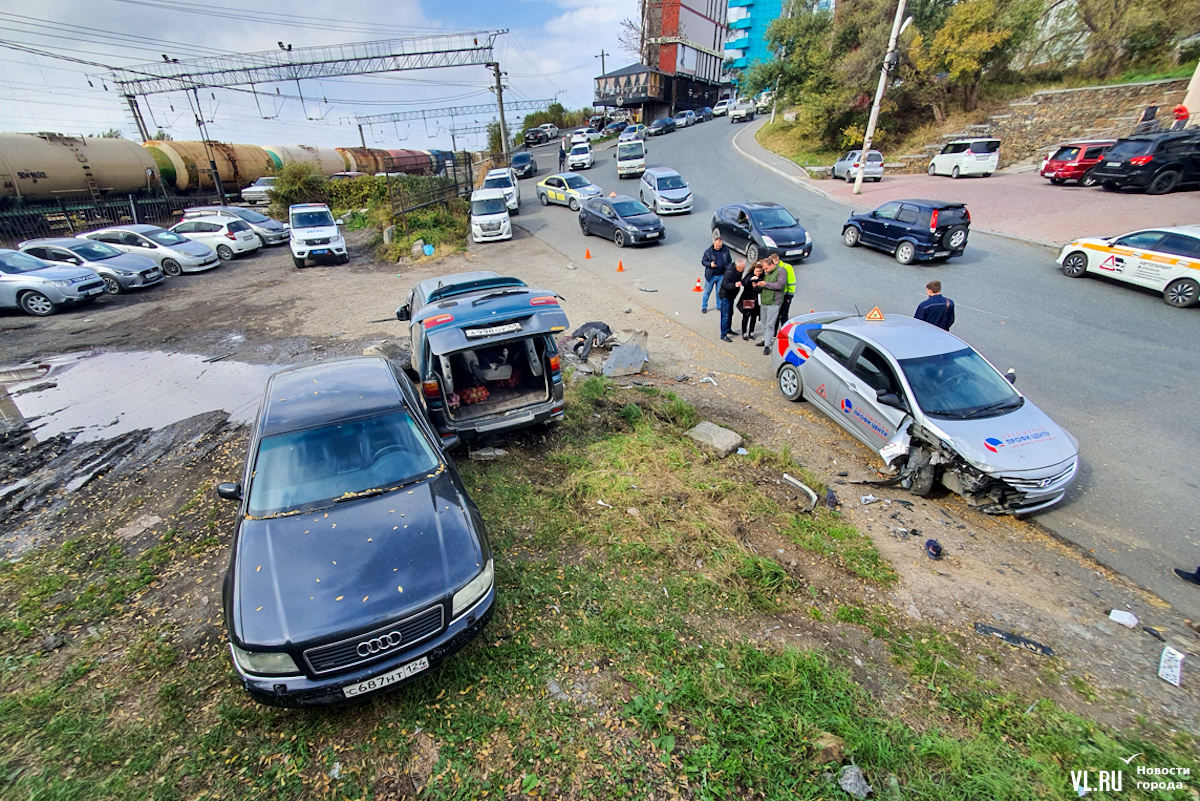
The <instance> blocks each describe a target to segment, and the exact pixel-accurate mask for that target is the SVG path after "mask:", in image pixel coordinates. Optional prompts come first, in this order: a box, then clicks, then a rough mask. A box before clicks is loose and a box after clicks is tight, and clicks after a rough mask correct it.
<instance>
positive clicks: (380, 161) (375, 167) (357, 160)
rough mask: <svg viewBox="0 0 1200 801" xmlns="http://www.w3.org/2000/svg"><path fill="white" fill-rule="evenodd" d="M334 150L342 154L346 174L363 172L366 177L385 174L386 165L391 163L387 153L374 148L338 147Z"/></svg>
mask: <svg viewBox="0 0 1200 801" xmlns="http://www.w3.org/2000/svg"><path fill="white" fill-rule="evenodd" d="M334 149H335V150H337V152H338V153H341V154H342V159H344V160H345V162H346V171H347V172H364V173H366V174H367V175H375V174H376V173H380V172H387V169H388V165H389V164H390V163H391V161H390V159H391V156H389V155H388V152H387V151H386V150H380V149H379V148H375V147H338V148H334Z"/></svg>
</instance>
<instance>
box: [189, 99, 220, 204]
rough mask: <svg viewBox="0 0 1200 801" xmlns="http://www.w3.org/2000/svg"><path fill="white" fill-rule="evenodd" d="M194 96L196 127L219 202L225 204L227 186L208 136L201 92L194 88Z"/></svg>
mask: <svg viewBox="0 0 1200 801" xmlns="http://www.w3.org/2000/svg"><path fill="white" fill-rule="evenodd" d="M192 97H193V98H194V99H195V101H196V127H197V128H199V129H200V139H201V140H202V144H203V145H204V154H205V155H206V156H208V166H209V168H210V169H211V170H212V177H213V186H215V187H216V188H217V202H218V203H220V204H221V205H222V206H224V205H226V200H225V186H224V184H222V183H221V172H220V171H219V170H218V169H217V156H216V153H215V152H214V151H213V146H212V140H211V139H209V138H208V128H207V126H205V124H204V111H203V109H201V108H200V93H199V92H197V91H196V90H195V89H192Z"/></svg>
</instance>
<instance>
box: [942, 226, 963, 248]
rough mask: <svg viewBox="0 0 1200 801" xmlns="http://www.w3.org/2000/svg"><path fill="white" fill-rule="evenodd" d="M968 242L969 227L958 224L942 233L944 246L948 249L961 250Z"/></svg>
mask: <svg viewBox="0 0 1200 801" xmlns="http://www.w3.org/2000/svg"><path fill="white" fill-rule="evenodd" d="M966 244H967V227H966V226H965V225H956V226H954V227H953V228H951V229H950V230H949V231H947V232H946V233H944V234H942V247H944V248H946V250H961V249H962V248H964V247H965V246H966Z"/></svg>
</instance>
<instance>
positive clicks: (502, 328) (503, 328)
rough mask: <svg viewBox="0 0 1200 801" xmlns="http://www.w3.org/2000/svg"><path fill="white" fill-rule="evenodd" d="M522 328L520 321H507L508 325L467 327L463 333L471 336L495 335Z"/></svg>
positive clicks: (509, 332)
mask: <svg viewBox="0 0 1200 801" xmlns="http://www.w3.org/2000/svg"><path fill="white" fill-rule="evenodd" d="M520 330H521V324H520V323H507V324H506V325H494V326H492V327H491V328H467V329H464V330H463V333H464V334H466V335H467V336H469V337H494V336H496V335H497V334H511V333H512V332H514V331H520Z"/></svg>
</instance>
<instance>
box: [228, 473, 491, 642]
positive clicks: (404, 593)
mask: <svg viewBox="0 0 1200 801" xmlns="http://www.w3.org/2000/svg"><path fill="white" fill-rule="evenodd" d="M468 508H469V502H468V501H467V499H466V498H465V497H463V496H462V495H460V494H459V492H458V490H457V488H456V487H455V483H454V481H453V480H452V479H451V477H450V475H449V473H448V471H442V472H441V473H440V474H439V475H438V476H437V477H436V478H433V479H430V480H428V481H426V482H424V483H420V484H416V485H413V486H410V487H404V488H401V489H398V490H394V491H392V492H389V493H386V494H383V495H377V496H373V497H365V498H359V499H357V500H352V501H348V502H345V503H339V504H337V505H335V506H333V507H331V508H328V509H324V510H321V511H316V512H307V513H301V514H294V515H290V516H286V517H278V518H273V519H267V520H254V519H246V520H242V521H241V526H240V528H239V531H238V534H237V538H238V539H237V546H236V556H235V562H234V566H233V569H232V571H231V573H232V577H233V578H232V581H233V585H232V587H230V588H229V590H230V598H229V606H228V608H229V612H230V623H231V630H232V633H233V635H234V638H235V642H236V643H238V644H240V645H241V646H242V647H245V648H247V649H249V650H253V649H255V648H263V647H279V646H283V645H299V646H301V647H303V646H304V645H305V644H310V643H320V642H324V641H329V640H332V639H337V638H338V637H340V636H344V635H347V634H352V633H356V632H360V631H365V630H368V629H371V628H374V627H376V626H379V625H382V624H384V623H386V622H387V621H390V620H395V619H397V618H400V617H403V616H404V615H407V614H411V613H413V612H416V611H418V610H421V609H425V608H426V607H428V606H430V605H431V604H433V603H438V602H441V601H448V599H449V598H450V596H451V595H453V593H454V592H455V591H456V590H458V589H460V588H461V587H463V586H464V585H466V584H467V583H468V582H469V581H470V580H471V579H472V578H474V577H475V576H476V575H477V574H478V573H479V571H480V570H482V569H483V566H484V562H485V561H486V559H485V557H484V555H483V550H482V547H481V545H480V540H479V537H478V536H477V535H476V531H475V524H474V522H473V521H472V519H471V515H470V512H469V511H468ZM447 617H449V609H447Z"/></svg>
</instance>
